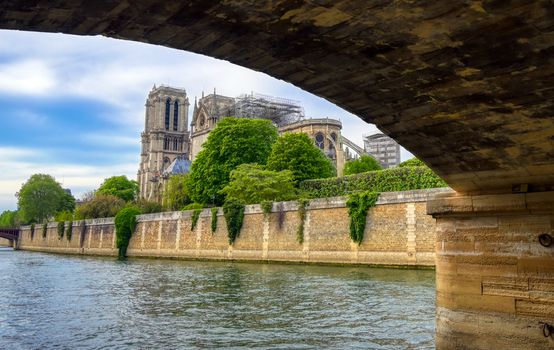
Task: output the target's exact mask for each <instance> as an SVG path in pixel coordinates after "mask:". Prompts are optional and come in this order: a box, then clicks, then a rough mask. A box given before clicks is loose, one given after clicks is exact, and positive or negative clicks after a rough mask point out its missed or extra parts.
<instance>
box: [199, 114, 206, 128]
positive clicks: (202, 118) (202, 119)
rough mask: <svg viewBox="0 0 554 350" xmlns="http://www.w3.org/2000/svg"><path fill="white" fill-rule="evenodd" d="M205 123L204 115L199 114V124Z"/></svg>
mask: <svg viewBox="0 0 554 350" xmlns="http://www.w3.org/2000/svg"><path fill="white" fill-rule="evenodd" d="M205 123H206V119H205V118H204V116H201V117H200V126H202V127H203V126H204V124H205Z"/></svg>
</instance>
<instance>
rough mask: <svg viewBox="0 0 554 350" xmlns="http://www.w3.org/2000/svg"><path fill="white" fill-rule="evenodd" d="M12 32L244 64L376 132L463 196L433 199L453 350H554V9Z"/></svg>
mask: <svg viewBox="0 0 554 350" xmlns="http://www.w3.org/2000/svg"><path fill="white" fill-rule="evenodd" d="M0 28H4V29H17V30H31V31H44V32H63V33H68V34H78V35H105V36H109V37H114V38H121V39H128V40H134V41H141V42H147V43H152V44H158V45H164V46H168V47H173V48H177V49H183V50H187V51H192V52H196V53H200V54H205V55H208V56H212V57H216V58H220V59H225V60H229V61H231V62H233V63H236V64H239V65H242V66H245V67H248V68H251V69H254V70H258V71H262V72H265V73H267V74H269V75H272V76H274V77H277V78H281V79H283V80H285V81H288V82H291V83H293V84H295V85H297V86H299V87H301V88H303V89H305V90H307V91H309V92H312V93H314V94H316V95H318V96H321V97H323V98H325V99H327V100H329V101H331V102H334V103H336V104H337V105H339V106H341V107H343V108H345V109H346V110H348V111H350V112H352V113H354V114H356V115H358V116H359V117H360V118H362V119H364V120H365V121H367V122H371V123H374V124H376V125H377V126H378V127H379V128H380V129H381V130H382V131H383V132H384V133H386V134H388V135H389V136H391V137H393V138H394V139H396V140H397V141H398V142H399V143H400V144H402V145H403V146H404V147H406V148H407V149H408V150H409V151H411V152H412V153H414V154H415V155H416V156H418V157H419V158H420V159H422V160H423V161H425V162H426V163H427V164H428V165H429V166H430V167H431V168H433V169H434V170H435V171H436V172H437V173H438V174H439V175H441V176H442V177H443V178H444V179H445V180H446V181H447V182H448V183H449V184H450V185H451V186H452V187H453V188H454V189H455V190H457V191H458V192H459V193H462V194H463V195H450V196H449V197H444V198H437V199H436V200H434V201H431V202H430V203H429V204H428V211H429V213H431V214H433V215H434V216H435V217H436V218H437V226H438V233H437V236H438V239H437V251H436V252H437V337H436V340H437V347H438V348H440V349H451V348H452V349H490V348H510V349H550V348H551V346H552V344H553V343H554V339H552V338H545V337H544V336H543V334H542V331H541V328H540V327H542V326H541V324H544V323H545V322H546V323H550V324H554V250H553V248H552V247H546V246H542V245H540V244H539V242H538V240H537V237H538V236H541V235H542V236H541V237H545V236H544V234H547V235H554V84H553V82H554V3H553V1H552V0H482V1H472V0H452V1H423V0H421V1H419V0H414V1H402V0H396V1H389V0H386V1H385V0H339V1H327V0H321V1H319V0H318V1H316V0H313V1H300V0H273V1H269V0H265V1H264V0H261V1H249V0H221V1H215V0H189V1H162V0H136V1H115V0H98V1H86V0H69V1H68V0H8V1H3V2H2V6H1V7H0ZM512 192H517V193H512ZM543 243H544V241H543ZM553 329H554V328H553Z"/></svg>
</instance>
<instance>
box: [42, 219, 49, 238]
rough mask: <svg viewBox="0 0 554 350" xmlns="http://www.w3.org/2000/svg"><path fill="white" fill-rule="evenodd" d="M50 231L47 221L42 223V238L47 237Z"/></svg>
mask: <svg viewBox="0 0 554 350" xmlns="http://www.w3.org/2000/svg"><path fill="white" fill-rule="evenodd" d="M47 233H48V223H47V222H45V223H44V224H42V238H46V234H47Z"/></svg>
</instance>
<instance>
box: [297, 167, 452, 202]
mask: <svg viewBox="0 0 554 350" xmlns="http://www.w3.org/2000/svg"><path fill="white" fill-rule="evenodd" d="M447 186H448V185H447V184H446V182H445V181H444V180H443V179H441V178H440V177H439V176H438V175H437V174H435V173H434V172H433V171H432V170H431V169H429V168H428V167H426V166H416V167H403V168H392V169H386V170H378V171H370V172H367V173H361V174H355V175H350V176H343V177H335V178H330V179H318V180H306V181H303V182H301V183H300V184H299V187H300V189H301V190H302V192H303V193H304V195H306V196H308V197H309V198H325V197H336V196H345V195H347V194H349V193H354V192H361V191H373V192H392V191H409V190H419V189H425V188H437V187H447Z"/></svg>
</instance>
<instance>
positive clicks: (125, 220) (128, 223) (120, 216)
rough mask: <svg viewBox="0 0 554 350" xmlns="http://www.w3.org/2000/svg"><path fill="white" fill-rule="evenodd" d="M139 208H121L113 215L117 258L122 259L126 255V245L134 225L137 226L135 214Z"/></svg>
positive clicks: (138, 211)
mask: <svg viewBox="0 0 554 350" xmlns="http://www.w3.org/2000/svg"><path fill="white" fill-rule="evenodd" d="M139 214H140V210H139V209H138V208H136V207H132V206H129V207H126V208H123V209H121V210H120V211H119V212H118V213H117V215H116V216H115V245H116V247H117V248H118V249H119V253H118V255H119V258H120V259H123V258H125V256H126V255H127V247H128V246H129V241H130V240H131V236H132V235H133V232H135V227H136V226H137V218H136V216H137V215H139Z"/></svg>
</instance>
